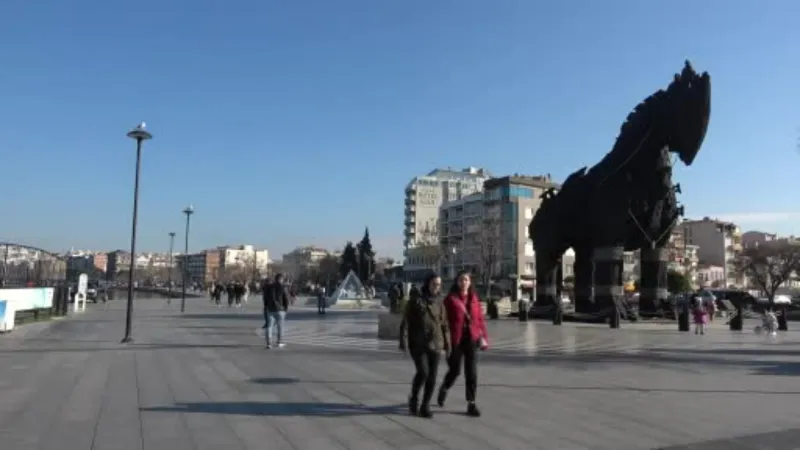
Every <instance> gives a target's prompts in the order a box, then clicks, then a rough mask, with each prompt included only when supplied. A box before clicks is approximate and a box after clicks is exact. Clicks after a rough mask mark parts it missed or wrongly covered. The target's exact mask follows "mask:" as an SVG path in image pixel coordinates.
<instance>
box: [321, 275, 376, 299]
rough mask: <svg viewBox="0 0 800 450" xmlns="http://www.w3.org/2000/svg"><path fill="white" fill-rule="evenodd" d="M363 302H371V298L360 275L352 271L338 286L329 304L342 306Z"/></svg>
mask: <svg viewBox="0 0 800 450" xmlns="http://www.w3.org/2000/svg"><path fill="white" fill-rule="evenodd" d="M363 300H370V296H369V294H368V292H367V289H366V288H365V287H364V283H362V282H361V280H360V279H359V278H358V275H356V274H355V272H353V271H352V270H351V271H350V272H349V273H348V274H347V276H346V277H344V280H342V282H341V283H339V286H336V290H335V291H333V294H331V296H330V298H329V299H328V302H329V304H331V305H336V304H340V305H341V304H343V303H352V302H361V301H363Z"/></svg>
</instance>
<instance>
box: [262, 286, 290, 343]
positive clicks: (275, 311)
mask: <svg viewBox="0 0 800 450" xmlns="http://www.w3.org/2000/svg"><path fill="white" fill-rule="evenodd" d="M263 298H264V321H265V322H266V323H265V325H266V333H264V336H265V338H266V340H267V348H272V332H273V330H275V329H276V328H277V330H275V331H277V340H278V347H280V348H283V347H285V346H286V344H284V342H283V325H284V322H285V320H286V311H288V310H289V303H290V299H289V292H288V291H287V289H286V286H284V285H283V274H280V273H279V274H277V275H275V280H274V281H273V282H272V283H269V284H267V285H265V286H264V291H263Z"/></svg>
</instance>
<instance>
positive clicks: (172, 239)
mask: <svg viewBox="0 0 800 450" xmlns="http://www.w3.org/2000/svg"><path fill="white" fill-rule="evenodd" d="M174 246H175V232H174V231H170V233H169V272H167V303H168V304H169V303H172V268H173V267H174V264H173V258H172V249H173V247H174Z"/></svg>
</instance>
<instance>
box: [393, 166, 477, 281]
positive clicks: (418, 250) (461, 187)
mask: <svg viewBox="0 0 800 450" xmlns="http://www.w3.org/2000/svg"><path fill="white" fill-rule="evenodd" d="M489 177H490V175H489V173H488V172H487V171H486V170H484V169H480V168H476V167H468V168H466V169H463V170H461V171H457V170H453V169H450V168H448V169H435V170H433V171H431V172H429V173H428V174H427V175H421V176H417V177H414V178H413V179H412V180H411V181H409V183H408V185H406V188H405V201H404V203H405V209H404V231H403V237H404V239H403V247H404V251H403V256H404V257H405V261H404V264H403V267H404V272H406V277H407V278H408V279H417V278H421V277H424V275H425V274H426V273H427V272H428V271H430V270H440V269H441V267H440V266H441V259H442V256H441V255H439V253H441V252H440V250H441V249H439V250H433V251H432V248H431V247H435V246H436V245H438V242H439V237H440V233H441V223H440V220H439V212H440V211H439V209H440V207H441V206H442V205H443V204H445V203H448V202H455V201H458V200H460V199H462V198H464V197H466V196H469V195H470V194H474V193H476V192H480V191H481V190H482V189H483V184H484V182H485V181H486V180H488V179H489Z"/></svg>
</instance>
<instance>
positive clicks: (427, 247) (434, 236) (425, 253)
mask: <svg viewBox="0 0 800 450" xmlns="http://www.w3.org/2000/svg"><path fill="white" fill-rule="evenodd" d="M414 252H415V253H416V254H418V255H420V257H421V258H422V260H423V261H424V264H425V265H427V266H433V267H434V268H435V269H436V270H441V269H442V263H444V260H445V258H446V256H447V252H445V251H444V247H443V245H442V242H441V230H440V228H439V221H438V220H431V221H429V222H426V223H424V224H421V225H420V227H419V228H418V229H417V238H416V245H415V247H414Z"/></svg>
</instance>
